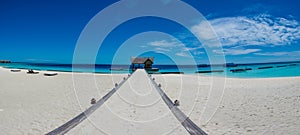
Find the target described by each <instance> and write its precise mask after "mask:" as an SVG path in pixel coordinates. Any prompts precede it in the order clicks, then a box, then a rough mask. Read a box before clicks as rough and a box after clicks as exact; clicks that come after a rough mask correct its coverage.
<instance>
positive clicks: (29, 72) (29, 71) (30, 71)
mask: <svg viewBox="0 0 300 135" xmlns="http://www.w3.org/2000/svg"><path fill="white" fill-rule="evenodd" d="M38 73H39V72H34V71H33V70H32V69H29V70H28V72H27V74H38Z"/></svg>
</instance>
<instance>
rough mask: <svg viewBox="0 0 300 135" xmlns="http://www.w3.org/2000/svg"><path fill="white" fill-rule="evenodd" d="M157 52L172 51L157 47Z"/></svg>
mask: <svg viewBox="0 0 300 135" xmlns="http://www.w3.org/2000/svg"><path fill="white" fill-rule="evenodd" d="M155 50H156V51H160V52H170V51H171V50H170V49H167V48H161V47H156V48H155Z"/></svg>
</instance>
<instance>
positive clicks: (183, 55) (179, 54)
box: [176, 52, 189, 57]
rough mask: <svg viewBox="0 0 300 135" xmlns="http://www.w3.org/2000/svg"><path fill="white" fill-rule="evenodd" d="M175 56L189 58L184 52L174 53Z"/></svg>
mask: <svg viewBox="0 0 300 135" xmlns="http://www.w3.org/2000/svg"><path fill="white" fill-rule="evenodd" d="M176 55H177V56H181V57H189V55H188V54H187V53H186V52H179V53H176Z"/></svg>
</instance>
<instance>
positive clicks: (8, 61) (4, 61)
mask: <svg viewBox="0 0 300 135" xmlns="http://www.w3.org/2000/svg"><path fill="white" fill-rule="evenodd" d="M0 63H11V61H10V60H0Z"/></svg>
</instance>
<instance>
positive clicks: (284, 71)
mask: <svg viewBox="0 0 300 135" xmlns="http://www.w3.org/2000/svg"><path fill="white" fill-rule="evenodd" d="M0 66H1V67H4V68H11V69H34V70H47V71H64V72H94V73H124V74H128V73H130V72H131V71H130V70H129V69H130V66H129V65H103V64H96V65H86V64H77V65H72V64H51V63H0ZM153 68H159V71H158V72H152V73H173V72H182V73H184V74H201V75H208V76H209V75H214V76H227V77H233V78H270V77H293V76H300V62H277V63H252V64H233V65H232V64H231V65H227V67H226V66H224V65H197V66H192V65H180V66H177V65H153ZM198 71H199V72H200V73H196V72H198Z"/></svg>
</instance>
